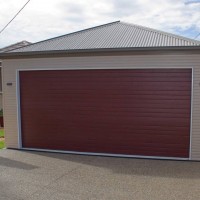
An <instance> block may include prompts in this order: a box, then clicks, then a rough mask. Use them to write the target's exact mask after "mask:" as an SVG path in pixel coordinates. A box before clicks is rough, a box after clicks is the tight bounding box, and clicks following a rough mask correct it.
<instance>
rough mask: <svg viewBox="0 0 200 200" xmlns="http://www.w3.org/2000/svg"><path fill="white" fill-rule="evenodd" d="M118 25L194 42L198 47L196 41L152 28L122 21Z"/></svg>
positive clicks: (198, 42) (199, 42)
mask: <svg viewBox="0 0 200 200" xmlns="http://www.w3.org/2000/svg"><path fill="white" fill-rule="evenodd" d="M120 23H121V24H125V25H129V26H135V27H138V28H140V29H143V30H146V31H152V32H154V33H160V34H164V35H166V36H170V37H174V38H178V39H182V40H186V41H188V42H194V43H196V44H199V45H200V41H198V40H195V39H191V38H187V37H184V36H181V35H177V34H174V33H169V32H165V31H160V30H157V29H154V28H150V27H147V26H142V25H138V24H133V23H128V22H124V21H120Z"/></svg>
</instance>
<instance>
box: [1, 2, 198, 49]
mask: <svg viewBox="0 0 200 200" xmlns="http://www.w3.org/2000/svg"><path fill="white" fill-rule="evenodd" d="M26 1H27V0H18V1H16V0H6V1H2V2H1V13H0V29H1V28H3V26H5V24H6V23H7V22H8V21H9V20H10V19H11V18H12V17H13V16H14V15H15V14H16V12H17V11H18V10H19V9H20V8H21V7H22V5H24V4H25V3H26ZM185 3H186V1H184V0H175V1H174V0H167V1H166V0H154V1H152V0H134V1H133V0H101V1H96V2H95V1H94V0H76V1H71V0H56V1H55V0H42V1H41V0H31V1H30V3H29V4H28V5H27V7H26V8H25V9H24V10H23V11H22V12H21V13H20V14H19V16H18V17H17V18H16V19H15V20H14V21H13V22H12V23H11V24H10V25H9V26H8V27H7V29H6V30H5V31H4V32H3V33H2V34H0V47H3V46H6V45H9V44H12V43H15V42H18V41H21V40H28V41H30V42H36V41H39V40H44V39H48V38H50V37H55V36H58V35H61V34H66V33H70V32H73V31H78V30H81V29H84V28H89V27H92V26H95V25H100V24H104V23H108V22H111V21H116V20H122V21H126V22H130V23H135V24H140V25H144V26H149V27H152V28H157V29H160V30H163V31H169V32H173V33H181V32H182V33H183V34H186V35H188V36H190V37H194V36H195V35H196V34H197V33H198V32H200V4H198V3H195V4H185ZM191 30H192V33H191ZM194 34H195V35H194Z"/></svg>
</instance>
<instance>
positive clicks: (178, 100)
mask: <svg viewBox="0 0 200 200" xmlns="http://www.w3.org/2000/svg"><path fill="white" fill-rule="evenodd" d="M19 78H20V95H21V129H22V146H23V147H24V148H36V149H50V150H65V151H76V152H89V153H90V152H93V153H108V154H126V155H141V156H161V157H183V158H187V157H189V143H190V110H191V70H190V69H140V70H133V69H130V70H127V69H120V70H118V69H116V70H49V71H45V70H44V71H21V72H20V75H19Z"/></svg>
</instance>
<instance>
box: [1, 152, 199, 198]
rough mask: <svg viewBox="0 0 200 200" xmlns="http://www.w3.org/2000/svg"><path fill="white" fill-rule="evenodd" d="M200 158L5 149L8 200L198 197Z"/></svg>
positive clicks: (3, 179) (3, 166) (3, 186)
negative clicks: (86, 154) (195, 160)
mask: <svg viewBox="0 0 200 200" xmlns="http://www.w3.org/2000/svg"><path fill="white" fill-rule="evenodd" d="M199 198H200V162H183V161H166V160H165V161H161V160H147V159H127V158H109V157H97V156H78V155H67V154H56V153H41V152H30V151H29V152H28V151H15V150H1V151H0V199H2V200H7V199H10V200H25V199H26V200H27V199H28V200H40V199H42V200H45V199H47V200H71V199H73V200H74V199H75V200H79V199H80V200H85V199H87V200H90V199H91V200H97V199H98V200H103V199H106V200H112V199H113V200H118V199H122V200H126V199H131V200H157V199H159V200H171V199H173V200H179V199H180V200H184V199H185V200H190V199H194V200H198V199H199Z"/></svg>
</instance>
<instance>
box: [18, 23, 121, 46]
mask: <svg viewBox="0 0 200 200" xmlns="http://www.w3.org/2000/svg"><path fill="white" fill-rule="evenodd" d="M119 22H120V20H118V21H113V22H109V23H106V24H101V25H97V26H93V27H90V28H86V29H82V30H80V31H74V32H71V33H67V34H64V35H60V36H57V37H52V38H49V39H46V40H41V41H38V42H35V43H31V44H30V45H27V46H24V47H20V48H19V49H21V48H26V47H28V46H29V47H30V46H33V45H36V44H39V43H43V42H48V41H51V40H54V39H59V38H62V37H66V36H69V35H73V34H78V33H81V32H84V31H88V30H91V29H94V28H100V27H103V26H108V25H112V24H115V23H119Z"/></svg>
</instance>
